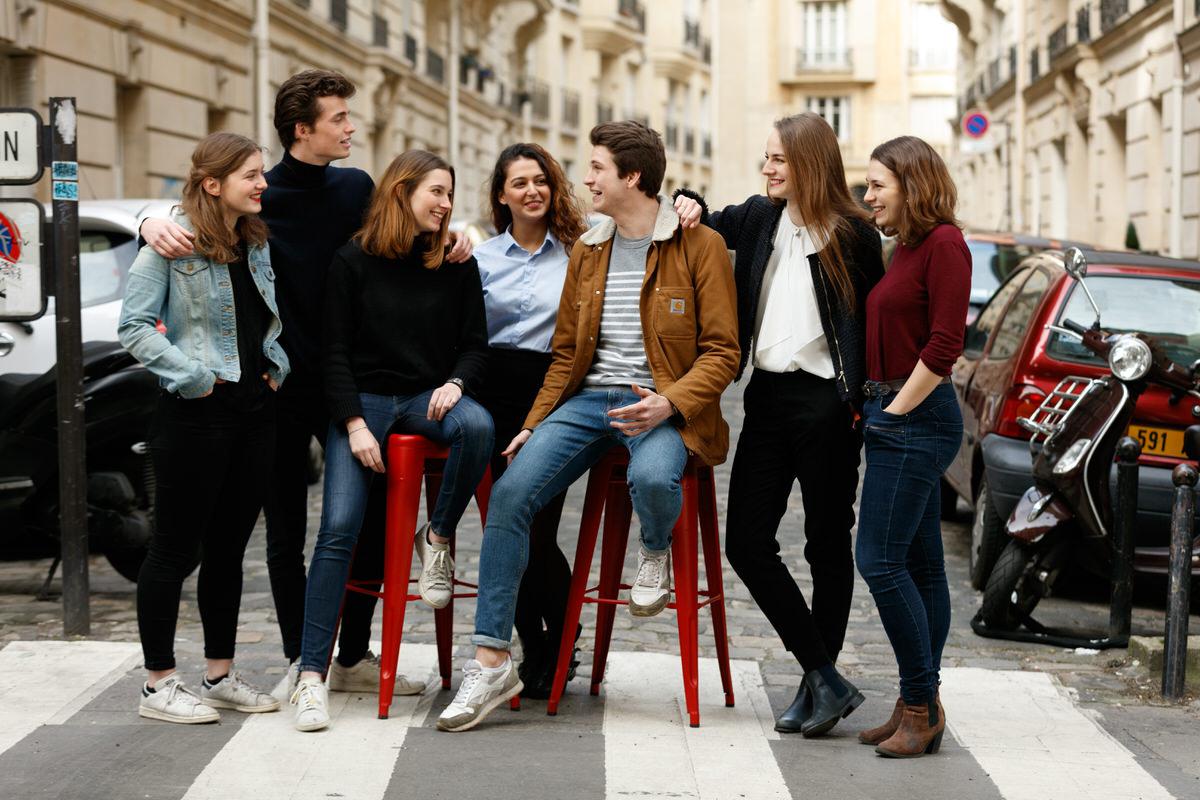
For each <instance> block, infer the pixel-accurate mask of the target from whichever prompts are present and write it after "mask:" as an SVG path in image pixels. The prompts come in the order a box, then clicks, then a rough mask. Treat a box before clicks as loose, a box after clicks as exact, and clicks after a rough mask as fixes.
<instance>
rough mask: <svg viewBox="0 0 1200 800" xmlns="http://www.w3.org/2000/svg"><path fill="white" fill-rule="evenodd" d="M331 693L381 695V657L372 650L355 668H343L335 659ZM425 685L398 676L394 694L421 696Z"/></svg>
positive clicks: (330, 668) (330, 686)
mask: <svg viewBox="0 0 1200 800" xmlns="http://www.w3.org/2000/svg"><path fill="white" fill-rule="evenodd" d="M328 685H329V691H331V692H370V693H373V694H378V693H379V656H377V655H375V654H374V653H372V652H371V651H370V650H368V651H367V654H366V655H365V656H363V658H362V661H359V662H358V663H357V664H355V665H354V666H353V667H343V666H342V665H341V664H339V663H338V660H337V659H336V658H335V659H334V660H333V664H331V665H330V667H329V681H328ZM423 691H425V684H423V683H420V682H418V681H412V680H409V679H408V678H406V677H405V676H403V675H400V674H399V673H397V675H396V689H395V691H393V692H392V694H420V693H421V692H423Z"/></svg>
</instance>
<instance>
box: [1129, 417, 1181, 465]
mask: <svg viewBox="0 0 1200 800" xmlns="http://www.w3.org/2000/svg"><path fill="white" fill-rule="evenodd" d="M1129 435H1130V436H1132V437H1133V438H1134V439H1137V440H1138V441H1139V442H1140V443H1141V445H1142V455H1147V456H1168V457H1170V458H1184V453H1183V431H1174V430H1171V429H1170V428H1150V427H1146V426H1144V425H1130V426H1129Z"/></svg>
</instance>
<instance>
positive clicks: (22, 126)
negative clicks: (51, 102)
mask: <svg viewBox="0 0 1200 800" xmlns="http://www.w3.org/2000/svg"><path fill="white" fill-rule="evenodd" d="M44 168H45V159H44V158H43V156H42V118H41V116H40V115H39V114H38V113H37V112H36V111H34V110H33V109H32V108H0V183H4V184H29V183H37V182H38V180H39V179H40V178H41V177H42V170H43V169H44Z"/></svg>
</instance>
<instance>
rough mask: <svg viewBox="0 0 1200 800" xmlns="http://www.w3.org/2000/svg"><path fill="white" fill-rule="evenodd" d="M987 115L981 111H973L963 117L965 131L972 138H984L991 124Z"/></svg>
mask: <svg viewBox="0 0 1200 800" xmlns="http://www.w3.org/2000/svg"><path fill="white" fill-rule="evenodd" d="M989 124H990V123H989V122H988V118H987V115H986V114H984V113H983V112H981V111H972V112H970V113H969V114H967V115H966V116H964V117H963V122H962V129H963V133H965V134H966V135H967V136H970V137H971V138H972V139H979V138H982V137H983V135H984V134H985V133H987V130H988V126H989Z"/></svg>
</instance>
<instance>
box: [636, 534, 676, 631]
mask: <svg viewBox="0 0 1200 800" xmlns="http://www.w3.org/2000/svg"><path fill="white" fill-rule="evenodd" d="M670 596H671V551H670V550H662V551H659V552H655V551H653V550H647V549H646V548H645V547H642V548H641V549H640V550H639V551H638V571H637V577H636V578H634V579H633V586H632V587H631V588H630V590H629V613H630V614H632V615H633V616H635V617H653V616H654V615H655V614H657V613H658V612H660V611H662V610H663V609H664V608H666V607H667V600H668V599H670Z"/></svg>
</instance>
